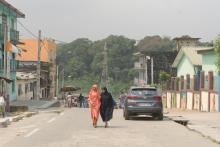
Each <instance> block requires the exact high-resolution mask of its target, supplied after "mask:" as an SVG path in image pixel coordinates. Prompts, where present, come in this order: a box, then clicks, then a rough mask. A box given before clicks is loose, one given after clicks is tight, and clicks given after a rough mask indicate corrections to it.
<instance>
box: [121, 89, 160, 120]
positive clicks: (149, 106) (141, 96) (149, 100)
mask: <svg viewBox="0 0 220 147" xmlns="http://www.w3.org/2000/svg"><path fill="white" fill-rule="evenodd" d="M137 115H151V116H152V117H153V118H155V119H157V120H163V105H162V98H161V96H160V94H159V92H158V90H157V88H155V87H131V88H130V90H129V94H128V96H127V97H126V99H125V105H124V118H125V120H129V119H130V118H131V117H132V116H137Z"/></svg>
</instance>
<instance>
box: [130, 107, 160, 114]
mask: <svg viewBox="0 0 220 147" xmlns="http://www.w3.org/2000/svg"><path fill="white" fill-rule="evenodd" d="M126 111H127V112H128V113H129V114H138V115H141V114H143V115H150V114H155V113H156V114H160V113H163V108H161V107H149V108H146V107H145V108H139V107H138V108H135V107H127V110H126Z"/></svg>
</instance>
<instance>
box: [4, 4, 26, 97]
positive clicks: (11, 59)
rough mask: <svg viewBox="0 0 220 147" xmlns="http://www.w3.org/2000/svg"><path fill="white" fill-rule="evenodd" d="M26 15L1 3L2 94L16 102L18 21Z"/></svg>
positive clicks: (9, 5)
mask: <svg viewBox="0 0 220 147" xmlns="http://www.w3.org/2000/svg"><path fill="white" fill-rule="evenodd" d="M24 17H25V15H24V14H23V13H22V12H21V11H19V10H18V9H17V8H15V7H14V6H12V5H11V4H9V3H8V2H6V1H5V0H1V1H0V94H1V95H4V96H5V97H6V98H7V99H8V100H10V101H13V100H16V89H17V88H16V54H17V53H18V50H16V47H15V46H16V45H17V44H19V32H18V31H17V19H18V18H24Z"/></svg>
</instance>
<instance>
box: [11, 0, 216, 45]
mask: <svg viewBox="0 0 220 147" xmlns="http://www.w3.org/2000/svg"><path fill="white" fill-rule="evenodd" d="M7 1H8V2H10V3H11V4H13V5H14V6H15V7H17V8H18V9H19V10H21V11H22V12H23V13H25V15H26V18H25V19H20V21H21V22H22V23H23V24H24V25H25V26H27V27H28V28H29V29H30V30H32V31H33V32H34V33H36V34H37V30H38V29H42V31H43V36H45V37H52V38H55V39H58V40H63V41H66V42H70V41H72V40H74V39H76V38H81V37H86V38H90V39H92V40H98V39H103V38H105V37H107V36H108V35H110V34H114V35H124V36H126V37H129V38H133V39H137V40H139V39H141V38H143V37H145V36H147V35H161V36H170V37H176V36H181V35H185V34H189V35H191V36H193V37H200V38H203V41H210V40H214V39H215V38H216V37H217V36H218V34H220V8H219V7H220V0H7ZM21 35H22V38H30V37H31V36H30V35H28V34H27V33H26V32H25V31H24V30H23V29H21Z"/></svg>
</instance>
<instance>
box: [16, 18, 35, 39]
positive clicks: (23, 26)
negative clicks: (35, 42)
mask: <svg viewBox="0 0 220 147" xmlns="http://www.w3.org/2000/svg"><path fill="white" fill-rule="evenodd" d="M18 23H19V24H20V25H21V26H22V28H24V29H25V30H26V31H27V32H28V33H29V34H30V35H32V36H33V37H34V38H36V39H38V36H37V35H35V34H34V33H33V32H31V31H30V30H29V29H28V28H27V27H25V25H23V24H22V23H21V22H20V21H18Z"/></svg>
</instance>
